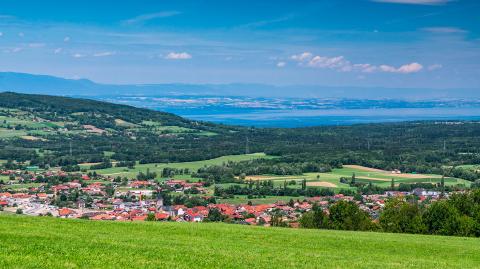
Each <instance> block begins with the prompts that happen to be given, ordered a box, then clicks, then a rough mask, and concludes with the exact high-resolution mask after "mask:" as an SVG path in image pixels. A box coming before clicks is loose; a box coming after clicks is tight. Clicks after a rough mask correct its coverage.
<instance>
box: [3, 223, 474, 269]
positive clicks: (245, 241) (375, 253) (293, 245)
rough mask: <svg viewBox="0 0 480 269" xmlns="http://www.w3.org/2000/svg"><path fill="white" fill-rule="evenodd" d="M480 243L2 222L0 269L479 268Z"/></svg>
mask: <svg viewBox="0 0 480 269" xmlns="http://www.w3.org/2000/svg"><path fill="white" fill-rule="evenodd" d="M479 251H480V240H479V239H474V238H456V237H440V236H422V235H420V236H419V235H404V234H383V233H363V232H345V231H327V230H297V229H282V228H263V227H251V226H240V225H228V224H215V223H202V224H198V223H197V224H195V223H148V222H146V223H120V222H104V221H103V222H94V221H82V220H61V219H54V218H48V217H35V218H33V217H21V216H15V215H2V214H0V268H18V267H21V268H58V267H62V268H78V267H80V268H92V267H96V268H119V267H122V268H198V267H203V268H319V267H322V268H408V267H410V268H475V267H479V266H480V255H478V253H479Z"/></svg>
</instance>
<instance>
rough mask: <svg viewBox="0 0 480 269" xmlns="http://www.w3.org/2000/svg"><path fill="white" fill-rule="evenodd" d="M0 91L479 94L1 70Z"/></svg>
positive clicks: (474, 92) (476, 93)
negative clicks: (140, 80)
mask: <svg viewBox="0 0 480 269" xmlns="http://www.w3.org/2000/svg"><path fill="white" fill-rule="evenodd" d="M0 91H14V92H21V93H36V94H50V95H65V96H107V95H146V96H175V95H202V96H208V95H211V96H250V97H270V98H275V97H297V98H298V97H301V98H310V97H312V98H351V99H407V100H422V99H428V100H433V99H450V98H454V99H455V98H456V99H462V98H480V88H478V89H475V88H472V89H421V88H418V89H413V88H408V89H394V88H360V87H328V86H327V87H324V86H304V85H303V86H302V85H293V86H273V85H265V84H242V83H235V84H143V85H133V84H132V85H114V84H100V83H95V82H93V81H91V80H88V79H78V80H76V79H65V78H60V77H54V76H48V75H33V74H26V73H15V72H0Z"/></svg>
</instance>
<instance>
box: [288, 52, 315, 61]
mask: <svg viewBox="0 0 480 269" xmlns="http://www.w3.org/2000/svg"><path fill="white" fill-rule="evenodd" d="M312 57H313V54H312V53H310V52H304V53H301V54H298V55H292V56H291V57H290V58H291V59H292V60H295V61H299V62H302V61H305V60H309V59H311V58H312Z"/></svg>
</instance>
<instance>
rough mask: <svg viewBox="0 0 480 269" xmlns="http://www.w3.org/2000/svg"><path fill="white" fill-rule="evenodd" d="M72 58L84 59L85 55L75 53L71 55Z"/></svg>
mask: <svg viewBox="0 0 480 269" xmlns="http://www.w3.org/2000/svg"><path fill="white" fill-rule="evenodd" d="M72 57H73V58H83V57H85V54H81V53H75V54H73V55H72Z"/></svg>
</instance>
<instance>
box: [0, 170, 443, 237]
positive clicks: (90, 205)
mask: <svg viewBox="0 0 480 269" xmlns="http://www.w3.org/2000/svg"><path fill="white" fill-rule="evenodd" d="M0 174H1V175H3V176H8V177H9V179H10V181H9V182H6V183H5V182H3V183H4V184H3V189H4V190H3V192H0V210H2V211H4V212H10V213H16V214H25V215H30V216H52V217H58V218H81V219H90V220H111V221H175V222H202V221H224V222H229V223H238V224H245V225H261V226H270V225H271V221H272V216H276V217H278V218H280V220H281V222H282V223H285V224H286V226H289V227H293V228H296V227H299V222H298V221H299V218H300V217H301V216H302V214H303V213H305V212H308V211H310V210H311V209H312V207H313V206H314V205H318V206H320V207H321V208H322V209H323V211H324V212H325V213H327V214H328V208H329V206H330V205H331V204H333V203H335V202H337V201H341V200H343V201H353V202H355V203H356V204H357V205H358V206H359V208H360V209H362V210H364V211H365V212H367V213H368V214H369V215H370V216H371V218H372V219H373V220H374V221H375V220H377V219H378V217H379V214H380V211H381V210H382V208H383V207H384V206H385V201H386V200H387V199H389V198H392V197H406V196H412V197H415V198H416V199H418V200H419V201H420V202H433V201H436V200H438V199H440V196H441V193H440V192H437V191H427V190H424V189H420V188H417V189H414V190H413V191H411V192H401V191H386V192H385V193H383V194H373V195H362V196H361V199H359V197H354V196H348V195H344V194H335V195H329V196H316V197H305V198H303V199H290V201H282V200H281V199H279V200H278V201H277V202H274V203H265V204H262V203H260V204H252V203H251V202H248V203H246V204H228V203H218V204H217V203H216V202H215V198H214V197H212V196H211V195H208V189H207V188H206V187H205V186H204V183H203V182H188V181H187V180H179V179H168V180H166V181H163V182H158V181H155V180H137V179H131V180H126V179H123V180H120V179H114V178H110V177H104V176H100V175H95V176H94V177H91V175H90V176H89V175H86V174H75V173H66V172H63V171H45V172H41V173H37V172H28V171H20V170H17V171H15V170H0ZM59 179H61V181H63V182H61V183H58V184H52V182H58V181H59ZM26 182H37V183H35V185H34V186H32V187H29V188H28V189H16V188H15V186H16V185H20V184H23V185H25V183H26ZM40 182H41V183H40ZM5 190H8V191H5ZM165 193H168V194H171V195H186V194H190V195H191V194H192V193H195V196H193V197H196V199H197V202H196V203H193V204H192V203H189V204H187V203H186V204H178V203H175V202H173V203H172V201H169V202H167V203H166V201H164V198H163V197H165V196H164V195H163V196H162V194H165ZM443 196H444V197H447V196H448V193H446V194H443ZM185 197H190V196H185ZM198 200H200V201H201V202H200V205H199V203H198ZM174 201H175V199H174ZM212 212H214V214H215V216H212ZM218 216H221V217H220V218H219V217H218Z"/></svg>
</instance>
